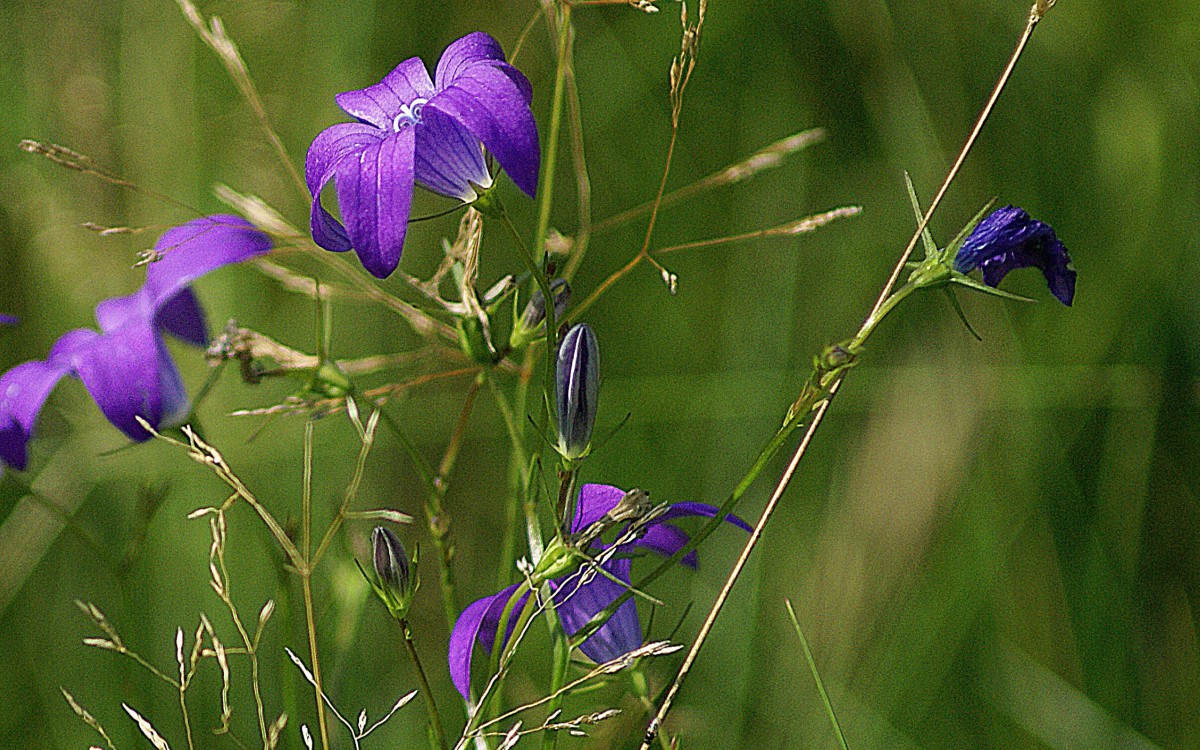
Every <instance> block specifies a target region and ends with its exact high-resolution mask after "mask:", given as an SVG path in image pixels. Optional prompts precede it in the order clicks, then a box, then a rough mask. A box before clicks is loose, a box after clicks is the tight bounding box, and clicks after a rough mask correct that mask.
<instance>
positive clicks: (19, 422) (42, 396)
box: [0, 215, 271, 469]
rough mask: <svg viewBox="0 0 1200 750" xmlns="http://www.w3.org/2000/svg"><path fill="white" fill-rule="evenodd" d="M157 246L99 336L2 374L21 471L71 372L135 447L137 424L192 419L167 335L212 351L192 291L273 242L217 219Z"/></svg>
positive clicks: (78, 337) (102, 310) (0, 436)
mask: <svg viewBox="0 0 1200 750" xmlns="http://www.w3.org/2000/svg"><path fill="white" fill-rule="evenodd" d="M154 249H155V250H156V251H158V253H159V254H160V255H161V259H160V260H158V261H156V262H154V263H151V264H150V266H149V268H148V269H147V271H146V283H145V284H143V285H142V288H141V289H139V290H138V291H137V292H134V293H133V294H131V295H129V296H127V297H117V298H114V299H109V300H105V301H103V302H101V303H100V304H99V305H97V306H96V322H97V323H98V324H99V326H100V331H99V332H96V331H94V330H92V329H90V328H78V329H76V330H74V331H68V332H67V333H65V334H63V335H62V336H61V337H60V338H59V339H58V341H57V342H55V344H54V346H53V347H52V348H51V349H50V356H49V357H47V358H46V359H44V360H34V361H31V362H25V363H24V364H20V365H17V366H16V367H14V368H13V369H11V370H9V371H8V372H6V373H4V375H3V376H0V462H3V463H6V464H8V465H10V466H13V467H16V468H18V469H24V468H25V466H26V463H27V461H28V455H27V452H26V447H27V444H28V442H29V437H30V433H32V431H33V425H34V422H36V421H37V416H38V412H40V411H41V409H42V405H43V404H44V403H45V402H46V398H47V397H48V396H49V395H50V391H52V390H54V386H56V385H57V384H58V381H59V380H61V379H62V378H63V377H64V376H65V375H74V376H76V377H78V378H79V379H80V380H82V381H83V384H84V386H85V387H86V388H87V390H88V392H89V393H90V394H91V395H92V398H93V399H95V401H96V405H97V406H99V407H100V411H102V412H103V413H104V416H105V417H106V418H107V419H108V421H110V422H112V423H113V425H114V426H116V428H117V429H119V430H120V431H121V432H123V433H125V435H126V436H128V437H129V439H131V440H137V441H142V440H146V439H148V438H149V437H150V435H149V433H147V432H146V431H145V430H144V429H143V428H142V426H141V425H140V424H138V421H137V418H138V417H141V418H142V419H144V420H146V422H148V423H149V424H151V425H153V426H154V427H156V428H157V427H164V426H172V425H175V424H178V423H179V421H180V420H182V419H184V418H185V417H186V416H187V414H188V409H189V401H188V396H187V391H186V390H184V387H183V380H182V379H181V378H180V376H179V370H178V369H177V368H176V367H175V362H174V361H173V360H172V359H171V355H170V353H169V352H168V351H167V347H166V343H165V342H164V341H163V333H164V332H166V333H170V334H171V335H173V336H175V337H176V338H178V339H180V340H182V341H186V342H187V343H189V344H193V345H195V346H204V345H206V344H207V343H208V327H207V325H206V324H205V320H204V310H203V308H201V307H200V302H199V300H197V299H196V296H195V294H194V293H193V292H192V289H191V287H190V286H189V284H190V283H191V282H192V281H193V280H195V279H197V278H199V277H201V276H203V275H204V274H206V273H208V272H209V271H213V270H216V269H218V268H220V267H221V266H224V265H227V264H229V263H238V262H240V261H243V260H246V259H248V258H252V257H254V256H256V255H262V254H263V253H265V252H267V251H268V250H270V249H271V240H270V238H269V237H268V236H267V235H265V234H263V233H262V232H260V231H258V230H257V229H255V228H254V226H253V225H251V224H250V223H249V222H248V221H246V220H245V219H243V218H241V217H238V216H231V215H218V216H208V217H205V218H202V219H195V220H194V221H189V222H188V223H186V224H184V225H182V226H178V227H175V228H174V229H171V230H170V231H168V232H167V233H166V234H164V235H163V236H162V237H160V238H159V240H158V242H157V243H155V245H154Z"/></svg>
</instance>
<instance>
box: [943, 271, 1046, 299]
mask: <svg viewBox="0 0 1200 750" xmlns="http://www.w3.org/2000/svg"><path fill="white" fill-rule="evenodd" d="M950 283H951V284H958V285H959V286H965V287H967V288H968V289H974V290H975V291H977V292H982V293H983V294H990V295H992V296H993V297H1000V298H1001V299H1011V300H1014V301H1016V302H1036V301H1037V300H1033V299H1030V298H1028V297H1022V296H1021V295H1019V294H1013V293H1012V292H1006V291H1003V290H1001V289H996V288H994V287H990V286H988V285H987V284H984V283H983V282H981V281H976V280H975V279H972V278H971V277H970V276H967V275H966V274H961V273H959V272H958V271H952V272H951V276H950Z"/></svg>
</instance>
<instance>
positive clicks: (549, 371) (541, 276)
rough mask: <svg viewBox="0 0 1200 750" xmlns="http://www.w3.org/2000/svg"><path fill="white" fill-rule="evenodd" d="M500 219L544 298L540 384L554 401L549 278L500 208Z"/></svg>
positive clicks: (553, 323) (554, 335) (555, 324)
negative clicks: (543, 369)
mask: <svg viewBox="0 0 1200 750" xmlns="http://www.w3.org/2000/svg"><path fill="white" fill-rule="evenodd" d="M499 215H500V220H501V223H503V224H504V226H505V227H507V228H508V232H509V234H510V235H511V236H512V239H513V243H514V244H515V245H516V246H517V249H518V250H519V251H520V253H521V260H523V261H524V262H525V267H526V268H528V269H529V273H530V275H531V276H533V280H534V283H536V284H537V287H538V289H539V290H540V291H541V293H542V299H543V300H545V305H544V307H545V308H546V324H545V326H546V379H545V382H544V383H543V384H542V386H543V388H544V390H545V392H546V402H547V403H554V397H553V394H552V393H551V389H552V388H553V387H554V378H555V375H554V365H555V359H556V358H555V354H554V353H555V352H556V351H557V350H558V341H557V339H558V321H557V320H556V319H555V314H556V311H555V309H554V294H553V293H552V292H551V291H550V280H549V279H548V278H546V271H545V268H543V267H542V265H541V264H539V263H538V262H537V261H536V260H535V259H534V256H533V255H532V254H530V252H529V248H528V247H526V246H525V241H524V240H522V239H521V233H520V232H518V231H517V228H516V226H514V225H513V223H512V219H510V218H509V217H508V214H507V213H506V212H505V211H504V210H503V209H501V211H500V214H499Z"/></svg>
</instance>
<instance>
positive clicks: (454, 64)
mask: <svg viewBox="0 0 1200 750" xmlns="http://www.w3.org/2000/svg"><path fill="white" fill-rule="evenodd" d="M479 62H505V58H504V49H503V48H502V47H501V46H500V42H497V41H496V40H495V39H494V38H492V36H491V35H490V34H485V33H484V32H482V31H474V32H472V33H470V34H467V35H466V36H464V37H462V38H461V39H456V40H454V41H453V42H450V44H449V46H447V47H446V50H445V51H444V52H442V57H441V59H440V60H438V64H437V70H436V71H435V72H434V74H433V80H434V85H435V86H436V87H437V90H438V91H441V90H442V89H444V88H446V87H447V86H449V85H450V84H451V83H453V82H454V79H455V78H457V77H458V76H459V75H460V74H461V73H462V72H463V69H464V68H466V67H467V66H469V65H473V64H475V63H479Z"/></svg>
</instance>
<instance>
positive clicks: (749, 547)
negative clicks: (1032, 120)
mask: <svg viewBox="0 0 1200 750" xmlns="http://www.w3.org/2000/svg"><path fill="white" fill-rule="evenodd" d="M1052 5H1053V0H1037V2H1036V3H1035V4H1034V6H1033V7H1032V8H1031V10H1030V14H1029V19H1028V22H1027V23H1026V25H1025V29H1024V31H1023V32H1022V33H1021V36H1020V38H1019V39H1018V40H1017V44H1016V47H1015V48H1014V50H1013V53H1012V55H1011V56H1010V58H1009V61H1008V64H1007V65H1006V66H1005V68H1004V70H1003V72H1002V73H1001V74H1000V78H999V80H998V81H997V83H996V86H995V88H994V89H993V90H992V94H991V96H990V97H989V98H988V101H987V103H986V104H985V105H984V108H983V111H982V112H981V113H980V115H979V119H978V120H977V121H976V123H975V127H974V128H973V129H972V130H971V134H970V135H969V136H968V137H967V141H966V143H965V144H964V145H963V148H962V150H961V151H960V152H959V155H958V157H957V158H956V159H955V161H954V164H953V165H952V166H951V168H950V171H949V172H948V173H947V175H946V178H945V180H943V181H942V185H941V187H940V188H939V189H938V192H937V194H936V195H935V196H934V199H933V202H932V203H931V204H930V206H929V208H928V210H927V211H926V212H925V216H924V217H923V218H922V220H921V221H920V222H919V223H918V225H917V229H916V231H915V232H913V235H912V238H911V239H910V240H909V242H908V245H907V246H906V247H905V249H904V251H903V252H902V253H901V255H900V258H899V260H898V261H897V262H896V265H895V267H894V268H893V269H892V274H891V276H889V278H888V280H887V282H886V283H885V284H884V287H883V290H882V291H881V292H880V295H879V297H878V299H876V301H875V304H874V305H873V306H872V308H871V312H870V313H869V314H868V316H867V319H866V321H864V322H863V325H862V326H861V327H860V329H859V332H858V335H857V336H856V338H862V339H865V338H866V336H867V335H869V334H870V330H873V328H874V326H875V325H877V324H878V322H879V320H880V319H882V316H881V315H880V313H881V311H883V309H884V308H885V306H887V309H888V310H890V309H894V307H895V304H896V302H895V301H893V302H891V304H890V305H888V303H889V301H891V300H892V297H893V295H892V289H893V288H894V287H895V284H896V281H897V279H899V277H900V273H901V271H903V269H904V267H905V264H906V263H908V259H909V258H910V257H911V256H912V252H913V250H914V249H915V248H916V246H917V242H918V241H919V240H920V239H921V237H922V235H923V233H924V232H925V229H926V227H927V226H928V225H929V220H930V218H932V216H933V212H934V211H935V210H936V209H937V207H938V206H939V205H940V204H941V200H942V198H943V196H945V194H946V191H947V190H948V189H949V187H950V184H951V182H953V180H954V178H955V177H956V176H957V175H958V171H959V169H961V167H962V164H963V162H964V161H966V158H967V154H968V153H970V151H971V148H972V147H973V146H974V144H975V141H976V139H977V138H978V137H979V133H980V132H981V131H982V130H983V126H984V123H986V122H987V120H988V117H989V116H990V115H991V112H992V109H993V107H994V106H995V104H996V101H997V100H998V99H999V98H1000V93H1001V92H1002V91H1003V90H1004V87H1005V86H1006V84H1007V83H1008V79H1009V77H1010V76H1011V75H1012V72H1013V70H1014V69H1015V68H1016V64H1017V60H1019V59H1020V57H1021V54H1022V53H1023V52H1024V50H1025V47H1026V45H1027V44H1028V42H1029V38H1030V36H1031V35H1032V34H1033V31H1034V29H1035V28H1036V27H1037V24H1038V23H1039V22H1040V21H1041V19H1042V16H1043V14H1044V13H1045V12H1046V11H1047V10H1049V8H1050V7H1051V6H1052ZM900 292H904V293H905V296H907V293H908V292H907V291H905V290H903V289H902V290H900ZM900 292H897V295H899V294H900ZM900 299H903V297H900ZM883 314H886V312H884V313H883ZM817 369H818V371H819V370H820V362H819V361H818V366H817ZM844 376H845V367H842V368H839V369H838V370H836V371H834V372H833V373H831V379H830V382H829V383H828V387H827V389H826V391H825V394H824V395H823V397H821V398H819V399H818V400H817V401H816V402H815V406H814V408H813V409H812V412H811V413H812V418H811V421H810V422H809V424H808V428H807V429H806V430H805V433H804V437H803V438H802V439H801V441H800V444H799V445H798V446H797V447H796V450H795V452H794V453H793V454H792V458H791V460H790V461H789V462H788V465H787V467H786V468H785V469H784V472H783V475H782V476H781V477H780V479H779V481H778V482H777V483H776V486H775V490H774V491H773V492H772V494H771V498H770V500H768V502H767V505H766V507H765V508H764V509H763V512H762V515H761V516H760V517H759V520H758V523H756V524H755V527H754V530H753V531H752V532H751V535H750V538H749V539H748V540H747V541H746V544H745V546H744V547H743V548H742V552H741V554H740V555H739V556H738V559H737V562H736V563H734V567H733V569H732V570H731V571H730V573H729V575H728V576H727V577H726V580H725V584H724V585H723V586H722V587H721V591H720V593H719V594H718V595H717V599H716V601H715V602H714V603H713V605H712V607H711V608H710V609H709V612H708V614H707V616H706V617H705V619H704V623H703V624H702V625H701V627H700V631H699V632H698V633H697V635H696V640H695V641H694V642H693V643H692V647H691V649H690V650H689V651H688V654H687V656H686V657H685V658H684V661H683V664H682V665H681V666H680V668H679V671H678V673H677V674H676V676H675V679H674V680H673V681H672V683H671V686H670V688H669V689H668V690H667V694H666V696H665V697H664V698H663V702H662V705H661V706H660V707H659V709H658V713H657V714H655V716H654V718H653V719H651V721H650V723H649V725H648V726H647V729H646V736H645V738H644V739H643V741H642V745H641V749H640V750H649V748H650V746H651V745H652V744H653V742H654V739H655V737H656V736H657V734H658V732H659V730H660V729H661V727H662V723H663V719H664V718H665V717H666V715H667V713H668V712H669V711H670V710H671V706H672V705H673V704H674V701H675V696H676V695H678V693H679V688H680V687H681V686H682V684H683V681H684V679H685V678H686V677H687V675H688V673H689V672H690V671H691V667H692V665H693V664H694V663H695V661H696V657H697V656H698V654H699V652H700V649H701V647H703V645H704V642H705V640H706V639H707V637H708V634H709V633H710V632H711V631H712V626H713V624H714V623H715V622H716V619H717V616H718V615H719V614H720V612H721V609H722V608H723V607H724V605H725V602H726V601H727V600H728V598H729V593H730V591H732V589H733V585H734V583H736V582H737V579H738V578H739V577H740V575H741V572H742V570H743V569H744V568H745V565H746V562H747V561H748V560H749V558H750V553H751V552H753V551H754V547H755V546H756V545H757V544H758V540H759V539H760V538H761V537H762V532H763V530H764V529H765V527H766V525H767V522H769V521H770V520H771V516H772V514H773V513H774V511H775V508H776V507H777V505H778V503H779V499H780V497H782V496H783V492H784V490H786V489H787V487H788V485H789V484H790V483H791V479H792V477H793V476H794V475H795V471H796V468H797V467H798V466H799V464H800V460H801V459H802V458H803V457H804V454H805V453H806V452H807V450H808V446H809V444H810V443H811V441H812V437H813V435H814V434H816V431H817V428H819V427H820V425H821V422H822V421H823V419H824V417H825V414H826V413H827V412H828V410H829V406H830V404H831V403H832V402H833V398H834V396H836V395H837V392H838V389H839V388H840V387H841V383H842V382H843V379H844ZM810 382H811V381H810ZM802 397H803V396H802ZM807 415H808V412H807V411H800V410H796V413H794V414H793V415H792V419H790V420H789V423H790V422H792V421H793V420H799V419H801V418H803V417H806V416H807ZM797 424H798V421H797Z"/></svg>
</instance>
